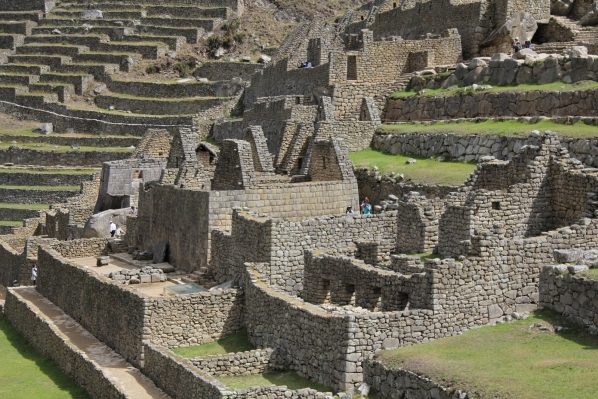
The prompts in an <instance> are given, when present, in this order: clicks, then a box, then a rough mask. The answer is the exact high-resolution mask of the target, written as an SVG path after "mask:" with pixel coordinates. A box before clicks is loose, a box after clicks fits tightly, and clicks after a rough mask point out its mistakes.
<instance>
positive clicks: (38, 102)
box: [5, 93, 58, 202]
mask: <svg viewBox="0 0 598 399" xmlns="http://www.w3.org/2000/svg"><path fill="white" fill-rule="evenodd" d="M57 102H58V95H57V94H56V93H21V94H17V95H16V96H15V103H17V104H20V105H24V106H26V107H32V108H43V107H44V105H45V104H53V103H57ZM5 202H10V201H5Z"/></svg>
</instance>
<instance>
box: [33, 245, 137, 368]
mask: <svg viewBox="0 0 598 399" xmlns="http://www.w3.org/2000/svg"><path fill="white" fill-rule="evenodd" d="M38 261H39V263H38V283H37V290H38V291H39V293H40V294H42V295H43V296H45V297H46V298H48V299H49V300H50V301H52V302H53V303H54V304H55V305H56V306H58V307H60V308H61V309H62V310H63V311H64V312H65V313H66V314H68V315H69V316H71V317H72V318H73V319H75V320H76V321H77V322H79V323H80V324H81V325H82V326H83V327H84V328H85V329H86V330H87V331H89V332H90V333H91V334H92V335H93V336H95V337H96V338H97V339H99V340H101V341H102V342H104V343H106V345H108V346H110V347H111V348H113V349H114V350H115V351H116V352H118V353H120V354H121V355H122V356H123V357H124V358H125V359H126V360H127V361H129V362H130V363H132V364H133V365H136V366H138V365H139V364H140V362H141V361H142V358H141V351H142V348H141V340H142V337H143V331H144V315H145V310H146V309H145V304H144V300H143V298H142V297H141V296H140V295H138V294H136V293H134V292H133V291H132V290H131V289H127V288H124V287H123V286H122V284H119V283H116V282H113V281H112V280H110V279H108V278H106V277H103V276H99V275H97V274H95V273H93V272H91V271H89V270H86V268H84V267H83V266H80V265H78V264H76V263H74V262H71V261H69V260H67V259H65V258H63V257H62V256H61V255H60V254H59V253H58V252H56V251H54V250H52V249H50V248H48V247H43V248H40V250H39V252H38Z"/></svg>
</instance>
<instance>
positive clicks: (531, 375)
mask: <svg viewBox="0 0 598 399" xmlns="http://www.w3.org/2000/svg"><path fill="white" fill-rule="evenodd" d="M534 324H542V325H545V326H555V325H560V326H566V327H567V329H566V330H564V331H562V332H559V333H553V332H547V331H541V330H540V329H539V328H537V327H534V328H530V326H532V325H534ZM597 349H598V336H595V335H590V334H588V333H587V332H585V331H584V330H583V329H581V328H577V327H575V326H569V325H566V324H564V323H563V321H562V320H561V319H560V318H559V317H558V316H557V315H555V314H554V313H551V312H549V311H546V310H543V311H536V312H534V313H533V314H532V316H531V317H530V318H529V319H527V320H519V321H515V322H511V323H507V324H502V325H498V326H494V327H492V326H487V327H482V328H478V329H474V330H469V331H467V332H465V333H463V334H462V335H459V336H454V337H450V338H443V339H440V340H437V341H433V342H430V343H426V344H422V345H415V346H411V347H404V348H398V349H393V350H390V351H382V352H380V353H379V354H378V355H377V358H378V360H381V361H382V362H383V363H385V364H386V365H387V366H390V367H393V368H396V367H402V368H404V369H407V370H410V371H413V372H416V373H418V374H420V375H425V376H426V377H428V378H430V379H431V380H432V381H435V382H438V383H440V384H442V385H443V386H448V387H455V388H457V389H461V390H463V391H465V392H467V393H469V394H473V397H475V398H517V399H537V398H543V399H562V398H576V399H590V398H595V397H596V392H597V391H598V351H597Z"/></svg>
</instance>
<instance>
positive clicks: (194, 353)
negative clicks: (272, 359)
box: [172, 329, 255, 359]
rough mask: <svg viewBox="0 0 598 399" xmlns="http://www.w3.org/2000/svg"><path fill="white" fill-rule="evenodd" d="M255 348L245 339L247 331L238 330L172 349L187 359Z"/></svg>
mask: <svg viewBox="0 0 598 399" xmlns="http://www.w3.org/2000/svg"><path fill="white" fill-rule="evenodd" d="M253 349H255V346H253V345H252V344H251V342H249V340H248V339H247V331H245V329H242V330H239V331H237V332H236V333H234V334H232V335H229V336H228V337H226V338H221V339H219V340H218V341H214V342H209V343H207V344H202V345H197V346H188V347H184V348H174V349H173V350H172V351H173V352H174V353H176V354H177V355H180V356H183V357H186V358H188V359H191V358H194V357H198V356H209V355H225V354H227V353H237V352H246V351H250V350H253Z"/></svg>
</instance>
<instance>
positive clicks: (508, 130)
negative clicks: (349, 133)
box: [378, 119, 598, 138]
mask: <svg viewBox="0 0 598 399" xmlns="http://www.w3.org/2000/svg"><path fill="white" fill-rule="evenodd" d="M532 130H539V131H541V132H543V131H545V130H552V131H555V132H557V133H558V134H559V136H566V137H576V138H584V137H597V136H598V126H592V125H586V124H585V123H584V122H581V121H580V122H577V123H576V124H571V125H564V124H559V123H554V122H553V121H550V120H543V121H540V122H538V123H534V124H530V123H523V122H518V121H516V120H509V121H496V120H492V119H489V120H486V121H483V122H461V123H455V122H436V123H433V124H421V123H397V124H388V125H381V126H380V128H379V129H378V132H379V133H428V134H443V133H454V134H460V135H468V134H480V135H499V136H501V135H504V136H521V137H526V136H529V134H530V133H531V131H532Z"/></svg>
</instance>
